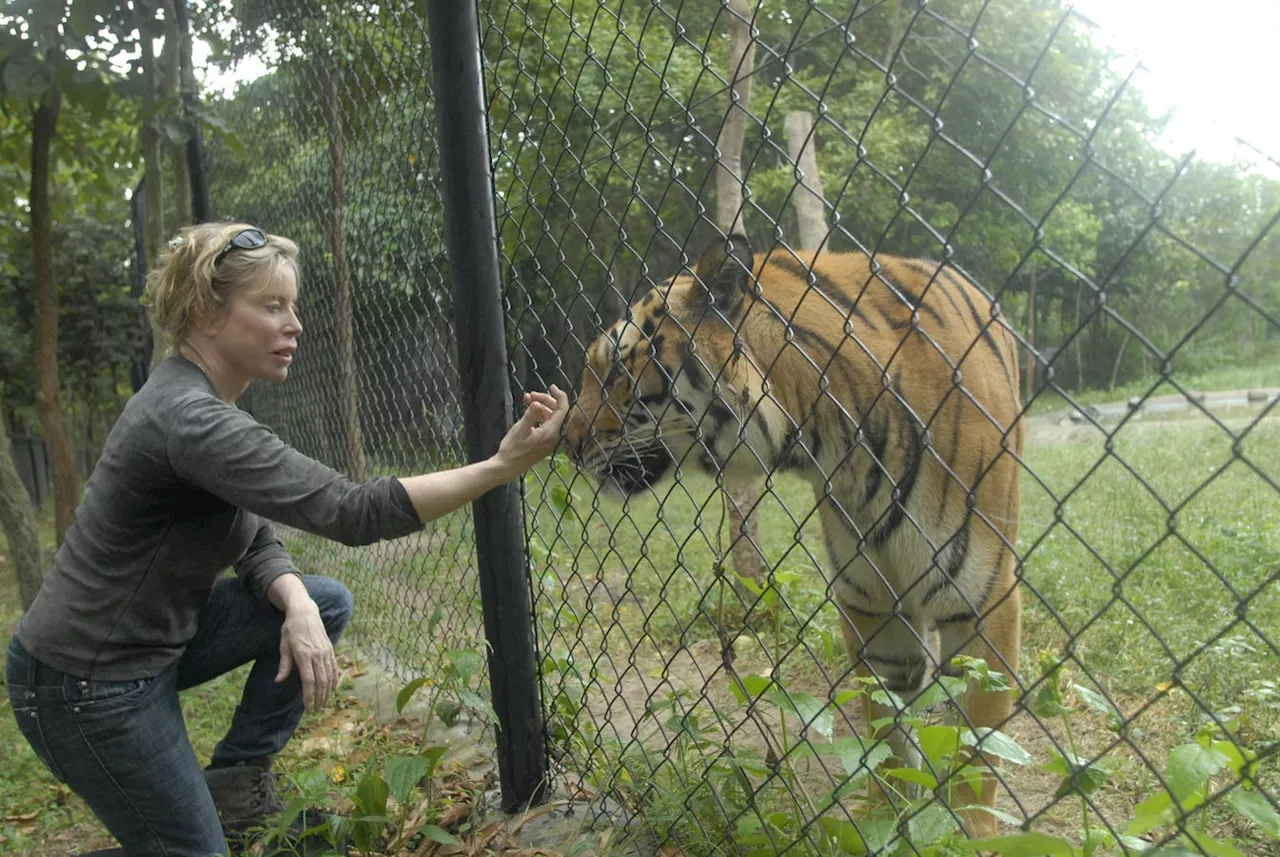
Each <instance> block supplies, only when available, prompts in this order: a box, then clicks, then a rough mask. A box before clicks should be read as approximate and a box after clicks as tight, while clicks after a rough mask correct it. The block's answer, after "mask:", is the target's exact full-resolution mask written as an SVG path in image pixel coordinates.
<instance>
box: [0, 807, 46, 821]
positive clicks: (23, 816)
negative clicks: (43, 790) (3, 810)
mask: <svg viewBox="0 0 1280 857" xmlns="http://www.w3.org/2000/svg"><path fill="white" fill-rule="evenodd" d="M39 815H40V810H38V809H37V810H35V811H33V812H22V813H14V814H12V815H6V816H5V817H4V820H5V821H35V820H36V817H37V816H39Z"/></svg>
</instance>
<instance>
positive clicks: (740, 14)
mask: <svg viewBox="0 0 1280 857" xmlns="http://www.w3.org/2000/svg"><path fill="white" fill-rule="evenodd" d="M729 11H730V12H732V13H733V15H732V16H731V24H730V28H731V32H732V40H731V42H730V46H729V54H730V64H731V65H730V69H729V74H728V78H729V80H731V81H733V85H732V86H731V87H730V90H729V108H728V110H727V112H726V115H725V119H724V124H723V125H721V126H720V134H719V136H718V137H717V138H716V148H717V149H719V151H720V157H719V159H718V160H717V161H716V225H717V226H719V227H720V229H722V230H723V231H724V232H726V233H729V232H739V233H744V234H745V232H746V227H745V225H744V223H743V216H742V185H743V177H742V144H743V140H744V139H745V137H746V133H747V118H748V116H747V107H748V105H749V104H750V102H751V81H752V79H753V78H752V75H751V72H752V65H753V63H754V61H755V52H756V48H755V41H754V40H753V39H752V38H751V8H750V7H749V6H748V5H747V2H746V0H729ZM723 490H724V491H725V495H726V497H727V499H728V501H729V532H730V553H731V555H732V557H733V566H734V570H735V571H737V573H738V576H739V577H745V578H750V579H751V580H755V581H763V580H764V579H765V575H766V574H767V573H768V572H767V567H766V566H767V564H766V563H765V559H764V556H763V554H761V553H760V550H759V549H758V548H757V545H759V544H760V538H759V524H758V522H757V520H756V516H755V515H754V514H744V513H747V512H749V510H751V509H753V508H754V507H755V506H756V504H757V503H758V502H759V500H760V496H761V492H760V486H759V485H758V484H756V483H743V484H737V485H733V486H730V485H726V486H725V487H724V489H723ZM738 589H739V592H740V593H741V594H742V595H743V597H748V596H749V595H750V593H749V592H746V591H744V590H743V589H742V588H740V587H738Z"/></svg>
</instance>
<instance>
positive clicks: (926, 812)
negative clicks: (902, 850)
mask: <svg viewBox="0 0 1280 857" xmlns="http://www.w3.org/2000/svg"><path fill="white" fill-rule="evenodd" d="M959 827H960V822H959V821H958V820H957V819H956V817H955V816H954V815H953V814H952V813H951V810H949V809H947V808H946V807H942V806H938V805H937V804H930V805H929V806H927V807H925V808H924V809H922V810H920V812H918V813H916V814H915V815H913V816H911V818H910V819H909V820H908V821H907V839H908V840H909V841H910V842H911V844H912V845H913V846H915V847H916V848H919V847H921V846H927V845H932V844H934V843H936V842H940V841H941V840H943V839H944V838H946V837H947V836H948V835H949V834H951V833H953V832H955V831H956V830H958V829H959Z"/></svg>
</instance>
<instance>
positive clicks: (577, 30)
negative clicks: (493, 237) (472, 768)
mask: <svg viewBox="0 0 1280 857" xmlns="http://www.w3.org/2000/svg"><path fill="white" fill-rule="evenodd" d="M428 5H429V4H428ZM478 12H479V28H480V32H479V37H480V45H479V49H480V51H481V56H482V61H483V71H484V80H483V86H484V97H485V99H486V104H487V121H488V123H489V148H490V157H491V164H492V187H493V196H494V199H495V202H496V215H497V222H496V227H495V230H496V234H497V236H498V244H499V251H500V259H501V265H502V279H503V294H504V297H505V300H506V303H507V308H508V328H507V333H508V336H507V342H508V352H509V355H510V358H511V365H510V380H511V383H512V387H513V390H514V391H517V392H518V391H520V390H523V389H545V388H546V387H547V386H548V385H550V384H552V383H554V384H558V385H559V386H561V387H563V388H565V389H569V390H572V391H574V392H575V396H576V400H577V407H576V409H575V413H574V416H573V417H572V419H571V421H570V424H569V427H568V434H567V437H566V443H565V445H564V449H563V451H562V452H561V453H559V454H557V455H556V456H555V457H554V459H553V460H552V461H550V462H548V463H547V464H546V465H544V466H540V467H538V468H537V469H535V470H534V471H533V472H532V473H531V474H530V476H529V477H528V478H527V479H526V480H525V481H524V486H523V491H524V494H523V496H524V513H525V528H526V551H527V555H528V561H529V568H530V581H529V583H530V586H531V590H532V595H533V621H534V630H535V639H536V652H537V657H538V664H537V665H538V669H539V671H540V672H539V675H540V680H541V687H542V712H543V718H544V721H545V737H546V742H547V748H548V751H549V754H550V757H551V769H550V770H551V774H552V778H553V783H552V785H553V787H554V789H555V791H556V793H557V794H559V795H560V796H563V797H569V798H574V799H580V800H585V801H589V802H590V803H591V806H592V808H593V813H594V814H595V815H594V816H593V817H598V819H599V820H600V822H601V823H605V824H611V825H615V826H619V827H620V828H625V831H626V832H627V833H629V834H635V841H637V842H639V843H641V845H642V847H644V848H647V849H649V852H650V853H652V851H653V850H659V851H660V853H664V854H688V855H693V854H752V855H755V854H795V855H800V854H811V853H812V854H862V853H878V854H942V853H958V852H957V851H956V849H961V845H960V842H961V841H962V839H963V832H962V828H961V825H962V823H963V824H964V825H965V829H967V831H968V832H969V833H970V834H973V835H978V836H982V835H989V834H991V833H993V832H994V831H996V830H997V829H998V830H999V832H1000V833H1001V834H1005V835H1010V834H1019V830H1018V828H1022V829H1023V831H1027V832H1024V833H1021V834H1019V835H1020V836H1021V838H1020V839H1016V840H1009V841H1006V842H1005V844H1004V845H1001V846H992V847H999V848H1001V849H1003V853H1021V854H1068V853H1123V852H1125V851H1126V850H1128V851H1130V852H1134V851H1138V850H1141V849H1144V848H1150V847H1152V846H1154V845H1163V846H1166V847H1170V848H1182V849H1184V851H1182V852H1175V851H1170V852H1169V853H1200V854H1237V853H1238V854H1268V853H1277V852H1276V848H1277V844H1276V843H1277V840H1278V839H1280V814H1277V809H1276V807H1277V799H1278V798H1280V777H1277V774H1276V769H1275V750H1276V747H1277V745H1278V742H1280V684H1277V678H1276V676H1277V673H1278V670H1277V667H1280V648H1278V646H1280V584H1278V583H1277V580H1278V578H1280V559H1277V557H1280V486H1278V485H1277V479H1278V478H1280V455H1278V454H1277V450H1280V444H1277V440H1280V437H1278V433H1277V430H1276V423H1275V421H1274V415H1275V411H1276V385H1280V374H1277V372H1276V370H1275V368H1274V367H1275V366H1276V365H1280V361H1277V360H1276V358H1277V357H1278V356H1280V320H1278V319H1280V287H1278V286H1277V283H1280V241H1278V240H1277V237H1276V235H1277V230H1276V229H1275V222H1276V220H1277V218H1278V217H1280V176H1278V172H1280V170H1278V169H1277V164H1276V163H1274V162H1273V161H1269V160H1268V159H1266V158H1265V157H1263V156H1261V155H1260V154H1259V153H1257V152H1256V151H1254V150H1252V149H1249V148H1248V147H1246V146H1240V147H1238V148H1237V149H1236V150H1235V151H1234V158H1233V159H1225V160H1224V159H1222V158H1217V157H1192V156H1184V155H1183V153H1182V150H1181V149H1179V148H1178V147H1177V141H1176V138H1171V137H1170V135H1169V131H1170V128H1171V127H1172V126H1170V125H1169V124H1168V123H1167V121H1166V119H1165V118H1164V117H1159V116H1156V115H1154V114H1153V112H1152V110H1151V108H1149V107H1148V106H1147V105H1146V103H1145V102H1144V99H1143V90H1142V86H1141V78H1142V73H1141V71H1140V70H1134V69H1133V68H1132V67H1131V66H1126V65H1125V64H1124V62H1123V60H1122V58H1118V57H1116V56H1115V55H1113V54H1112V53H1111V52H1109V50H1108V49H1107V48H1106V47H1105V46H1104V45H1103V44H1102V43H1101V42H1099V41H1098V40H1097V39H1096V38H1095V34H1094V31H1093V28H1092V27H1091V25H1090V24H1089V22H1088V21H1087V20H1086V19H1084V18H1083V17H1081V16H1080V15H1078V14H1076V13H1074V12H1071V11H1068V10H1064V9H1063V8H1061V7H1060V4H1058V3H1056V2H1033V0H1002V1H1001V2H996V0H991V2H981V1H980V0H952V2H935V3H929V4H923V3H912V2H906V0H881V2H871V3H863V2H853V0H847V2H840V3H833V2H822V3H819V2H812V3H807V4H786V3H783V2H770V0H757V2H752V0H726V2H722V3H711V2H708V3H700V4H693V3H681V2H677V0H670V2H656V0H655V2H646V3H626V2H621V0H617V2H614V0H597V2H590V3H587V2H569V0H512V2H498V0H490V2H482V3H480V4H479V10H478ZM238 23H239V26H240V28H241V29H240V31H239V33H240V36H239V38H240V39H241V41H240V42H238V43H237V44H238V45H239V47H240V49H242V50H244V51H245V52H246V53H252V54H254V55H256V56H259V57H261V58H263V59H264V60H265V61H266V63H267V66H268V68H269V69H270V70H271V73H270V74H268V75H266V76H264V77H262V78H260V79H258V80H257V81H255V82H253V83H251V84H248V85H246V86H244V87H242V88H241V90H240V91H239V92H238V93H237V95H236V97H235V98H234V99H232V100H230V102H229V103H228V104H227V105H225V113H226V114H227V117H228V122H229V125H230V126H231V127H233V128H234V129H235V131H236V133H237V135H238V137H239V140H240V143H241V144H242V146H243V148H241V149H236V148H233V147H229V146H227V145H226V144H225V143H224V144H221V145H218V146H215V147H214V149H215V151H214V152H213V158H214V164H215V173H214V176H213V180H212V182H211V185H212V188H213V195H214V200H215V208H216V209H217V210H218V212H219V213H220V214H225V215H226V216H235V217H237V218H240V219H246V220H253V221H256V222H259V223H263V224H265V225H266V226H267V227H268V228H270V229H271V230H272V231H276V232H281V233H284V234H288V235H290V236H291V237H294V238H295V239H296V240H298V241H299V243H300V245H301V246H302V258H303V265H304V286H303V292H302V293H303V303H304V315H303V321H304V324H305V325H306V327H307V332H306V334H305V335H304V341H307V342H309V343H310V344H309V345H308V346H307V348H306V349H305V354H304V355H302V356H301V357H300V359H299V361H298V363H297V365H296V368H295V373H294V374H295V377H294V378H292V379H291V380H290V382H289V383H288V384H287V385H285V386H284V387H282V388H280V389H279V390H278V391H277V390H274V389H272V390H265V389H263V390H258V389H255V390H253V391H252V397H251V407H252V409H253V410H254V412H255V413H256V414H257V415H259V416H260V417H261V418H262V419H263V420H264V421H266V422H267V423H269V424H271V425H274V426H276V427H277V428H279V429H280V431H281V433H282V434H283V435H284V436H285V437H286V438H287V439H288V440H290V441H291V442H293V443H295V444H297V445H298V446H299V447H300V448H302V449H304V450H305V451H307V452H309V453H311V454H314V455H317V456H318V457H320V458H322V459H324V460H326V461H329V462H330V463H332V464H334V465H335V466H338V467H340V468H342V469H344V470H346V471H348V472H351V473H358V474H368V473H374V472H396V473H404V472H411V471H413V472H416V471H418V470H421V469H424V468H437V467H442V466H446V465H450V464H455V463H460V462H461V461H462V460H463V459H464V458H465V452H464V449H465V446H464V444H463V442H462V439H461V438H462V419H461V412H462V408H461V407H460V403H459V400H458V398H457V394H456V393H455V391H456V390H457V389H458V386H457V385H458V378H457V373H456V371H455V365H456V363H455V354H454V350H453V345H454V342H453V331H452V329H451V319H452V318H453V317H454V315H453V313H454V309H455V307H454V305H453V303H452V300H453V298H452V295H454V294H458V293H460V292H459V291H458V290H457V288H456V287H457V285H458V284H454V283H451V282H450V279H449V276H450V270H451V266H450V265H449V264H448V263H447V262H446V260H445V249H444V248H445V245H446V241H445V237H444V236H445V233H446V229H445V223H446V219H447V218H449V217H459V216H461V212H458V211H453V212H448V211H446V210H445V204H444V202H443V198H442V194H441V193H440V190H439V188H440V181H439V170H438V168H437V166H436V164H437V158H436V152H437V149H438V147H439V146H443V145H447V144H448V141H447V140H445V139H443V138H437V136H436V122H435V116H434V114H433V110H434V109H435V106H438V104H439V98H440V93H441V91H442V89H448V88H449V87H451V86H454V85H456V86H458V87H460V88H463V89H466V88H467V87H468V86H470V83H471V82H470V81H467V80H458V81H448V82H447V85H444V86H442V84H446V82H444V81H438V80H433V78H432V71H431V68H432V67H431V56H430V53H429V50H428V48H429V45H428V42H429V39H428V37H427V25H426V17H425V14H424V13H423V12H422V11H421V10H420V9H419V8H418V7H417V6H415V5H406V6H403V7H401V6H399V5H394V4H393V5H391V6H388V5H386V4H378V5H377V6H372V5H368V4H362V3H344V4H342V5H341V6H338V5H337V4H322V3H319V2H313V3H311V4H301V6H300V5H299V4H289V5H287V6H281V7H280V8H279V9H275V8H273V7H272V6H271V5H270V4H262V5H261V6H259V4H252V5H251V6H250V7H246V9H245V10H242V12H241V17H240V19H239V22H238ZM454 47H455V48H456V47H457V46H454ZM1171 140H1172V141H1171ZM731 232H735V233H739V234H740V235H741V236H742V238H741V239H735V240H732V241H726V235H728V234H729V233H731ZM464 291H465V290H464ZM628 308H630V309H628ZM606 332H607V333H606ZM602 333H603V334H606V335H605V336H604V337H603V338H598V337H601V334H602ZM1205 389H1212V390H1214V391H1215V392H1212V393H1207V394H1206V393H1204V392H1202V391H1203V390H1205ZM1216 391H1221V392H1216ZM598 475H599V476H602V477H603V479H601V480H598V479H597V478H596V476H598ZM602 482H603V483H605V485H610V484H612V485H613V486H615V487H620V488H622V489H623V490H624V491H629V492H630V494H629V496H627V497H626V498H625V499H619V498H618V497H617V492H615V491H609V490H604V488H602V484H601V483H602ZM471 542H472V527H471V521H470V518H469V516H468V515H467V514H465V513H459V514H458V515H455V516H453V517H452V518H449V519H446V520H443V521H441V522H439V523H438V524H437V525H435V526H433V527H432V528H429V529H428V530H427V531H426V532H425V533H424V534H423V536H422V537H421V538H419V539H416V540H407V541H403V542H396V543H393V544H388V545H385V546H382V547H379V548H377V549H373V550H361V551H337V550H334V549H333V548H332V547H330V546H328V545H323V546H321V545H320V544H319V543H316V544H312V543H309V542H306V541H305V540H303V539H298V540H296V541H295V545H296V544H298V543H301V544H302V545H303V546H304V547H303V550H304V558H303V561H304V562H306V561H310V562H315V563H318V564H320V565H324V566H326V567H334V566H342V565H345V566H346V567H347V568H348V569H349V571H350V574H349V576H348V579H350V580H352V581H354V582H355V584H356V588H357V596H358V599H359V600H360V611H361V614H362V615H361V620H360V622H359V624H358V628H359V630H360V636H361V637H362V641H363V643H364V644H365V645H366V646H371V647H373V648H374V649H375V650H377V651H379V652H381V653H384V654H386V655H387V656H388V658H387V660H388V662H390V663H393V664H399V665H401V667H402V669H403V671H404V674H405V675H406V676H407V675H409V674H410V673H412V672H414V671H422V670H433V669H434V668H435V667H434V666H433V665H434V664H438V663H453V662H455V661H456V662H457V663H458V664H459V665H460V668H461V669H462V670H463V671H464V672H467V669H466V667H465V664H466V663H467V662H468V660H467V656H465V655H464V654H462V653H463V652H465V651H468V650H473V651H474V650H478V647H479V646H480V645H481V631H482V625H481V619H480V604H479V600H478V586H477V584H476V572H475V562H474V551H473V548H472V545H471ZM953 655H963V656H966V657H970V658H972V657H978V658H981V659H983V661H984V662H979V661H976V660H966V659H964V658H961V659H958V660H957V659H953V657H952V656H953ZM854 661H860V662H861V666H860V668H858V669H855V667H854ZM991 671H994V672H996V673H1000V674H1001V675H995V676H993V675H991V674H990V673H991ZM468 674H469V673H468ZM476 678H477V680H478V677H476ZM935 679H936V681H935ZM1005 683H1007V685H1008V686H1010V687H1011V688H1012V690H1011V691H1007V690H1004V689H1003V688H1004V687H1005ZM473 686H474V685H473ZM867 703H871V704H872V705H871V709H870V713H869V714H868V713H865V712H864V706H865V705H866V704H867ZM975 747H976V748H980V749H981V750H982V752H983V755H975V752H974V748H975ZM984 772H985V775H984ZM997 824H998V825H999V826H998V828H997ZM623 839H624V837H623V836H621V835H619V836H618V838H617V839H616V841H617V842H622V841H623ZM1228 842H1232V843H1234V844H1228ZM948 849H951V850H948ZM1019 849H1021V850H1019ZM961 850H962V849H961Z"/></svg>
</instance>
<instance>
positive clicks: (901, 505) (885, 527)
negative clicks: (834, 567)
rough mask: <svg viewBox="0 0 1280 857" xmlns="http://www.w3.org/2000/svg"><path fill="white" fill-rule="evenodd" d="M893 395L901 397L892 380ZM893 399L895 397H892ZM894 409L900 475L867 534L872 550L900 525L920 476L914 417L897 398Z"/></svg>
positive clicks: (918, 440) (885, 540)
mask: <svg viewBox="0 0 1280 857" xmlns="http://www.w3.org/2000/svg"><path fill="white" fill-rule="evenodd" d="M893 388H894V392H895V393H897V394H898V396H901V395H902V394H901V391H900V388H899V386H898V381H897V379H896V378H895V379H894V382H893ZM895 398H896V397H895ZM897 401H898V408H899V410H900V411H901V416H900V420H899V423H898V446H899V447H901V449H902V454H903V456H904V462H903V468H902V476H901V477H900V478H899V479H898V484H897V486H896V487H895V488H894V492H893V493H894V496H893V498H892V499H891V500H890V501H889V511H888V512H886V513H885V515H884V517H883V518H882V519H881V520H880V523H878V524H876V526H875V528H874V529H872V531H871V538H870V539H868V541H869V542H870V544H871V546H872V547H875V548H878V547H882V546H883V545H884V543H885V542H887V541H888V540H889V537H890V536H892V535H893V534H894V532H896V531H897V529H898V527H900V526H901V525H902V519H903V517H905V515H906V508H907V504H908V502H909V501H910V499H911V492H912V491H913V490H914V489H915V487H916V477H917V476H918V475H919V473H920V460H921V458H922V456H921V449H920V432H919V431H918V430H917V429H916V427H915V426H914V425H912V423H913V421H914V419H915V417H914V415H912V413H911V411H910V409H908V408H907V406H906V405H905V404H903V403H902V401H901V399H900V398H898V399H897Z"/></svg>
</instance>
